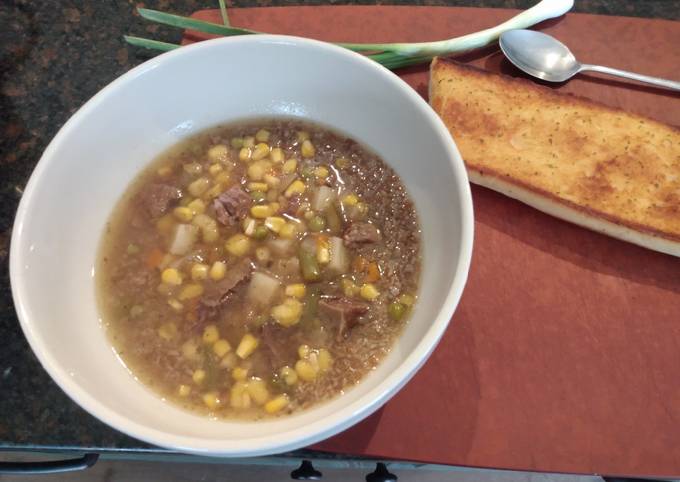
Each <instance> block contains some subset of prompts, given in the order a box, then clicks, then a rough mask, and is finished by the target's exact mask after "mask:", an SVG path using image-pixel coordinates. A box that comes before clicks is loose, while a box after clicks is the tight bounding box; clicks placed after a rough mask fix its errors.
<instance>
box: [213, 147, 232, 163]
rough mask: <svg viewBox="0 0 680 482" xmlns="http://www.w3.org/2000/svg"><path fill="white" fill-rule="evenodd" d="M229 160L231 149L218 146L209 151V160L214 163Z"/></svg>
mask: <svg viewBox="0 0 680 482" xmlns="http://www.w3.org/2000/svg"><path fill="white" fill-rule="evenodd" d="M228 158H229V148H228V147H227V146H225V145H224V144H218V145H216V146H212V147H211V148H210V149H208V159H210V160H211V161H212V162H224V161H226V160H227V159H228Z"/></svg>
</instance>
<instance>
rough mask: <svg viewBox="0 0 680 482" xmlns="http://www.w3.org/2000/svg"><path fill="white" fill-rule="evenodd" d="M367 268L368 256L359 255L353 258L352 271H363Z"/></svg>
mask: <svg viewBox="0 0 680 482" xmlns="http://www.w3.org/2000/svg"><path fill="white" fill-rule="evenodd" d="M365 269H366V258H364V257H363V256H357V257H356V258H354V260H352V271H354V272H355V273H362V272H363V271H364V270H365Z"/></svg>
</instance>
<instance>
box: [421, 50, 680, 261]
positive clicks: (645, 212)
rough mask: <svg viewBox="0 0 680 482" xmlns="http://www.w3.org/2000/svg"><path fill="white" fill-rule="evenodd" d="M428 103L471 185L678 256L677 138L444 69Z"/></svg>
mask: <svg viewBox="0 0 680 482" xmlns="http://www.w3.org/2000/svg"><path fill="white" fill-rule="evenodd" d="M430 103H431V105H432V107H433V108H434V110H435V111H436V112H437V113H438V114H439V115H440V117H441V118H442V119H443V120H444V123H445V124H446V126H447V127H448V129H449V131H450V132H451V135H452V136H453V138H454V140H455V141H456V144H457V145H458V148H459V149H460V152H461V154H462V156H463V159H464V160H465V163H466V165H467V168H468V171H469V173H470V178H471V180H472V181H473V182H477V183H479V184H483V185H485V186H488V187H490V188H492V189H496V190H498V191H501V192H504V193H505V194H508V195H510V196H512V197H514V198H517V199H520V200H521V201H524V202H526V203H527V204H530V205H533V206H535V207H537V208H538V209H541V210H542V211H545V212H549V213H550V214H553V215H555V216H558V217H560V218H563V219H567V220H569V221H572V222H575V223H577V224H580V225H583V226H586V227H588V228H590V229H594V230H597V231H601V232H604V233H606V234H610V235H612V236H615V237H618V238H621V239H625V240H626V241H631V242H634V243H636V244H640V245H642V246H646V247H649V248H651V249H657V250H659V251H663V252H670V253H671V254H676V255H680V130H679V129H677V128H674V127H671V126H667V125H665V124H661V123H659V122H656V121H654V120H651V119H648V118H645V117H642V116H638V115H634V114H630V113H627V112H624V111H622V110H618V109H613V108H610V107H606V106H604V105H601V104H598V103H596V102H593V101H591V100H588V99H584V98H579V97H575V96H572V95H565V94H560V93H557V92H554V91H552V90H551V89H548V88H545V87H541V86H537V85H536V84H534V83H532V82H529V81H526V80H523V79H513V78H510V77H506V76H501V75H498V74H493V73H489V72H486V71H483V70H479V69H476V68H473V67H469V66H463V65H461V64H457V63H455V62H452V61H448V60H443V59H435V60H434V61H433V62H432V66H431V70H430ZM676 243H677V244H676Z"/></svg>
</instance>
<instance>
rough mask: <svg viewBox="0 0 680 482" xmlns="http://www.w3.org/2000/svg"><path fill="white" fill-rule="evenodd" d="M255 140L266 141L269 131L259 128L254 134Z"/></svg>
mask: <svg viewBox="0 0 680 482" xmlns="http://www.w3.org/2000/svg"><path fill="white" fill-rule="evenodd" d="M255 140H256V141H257V142H267V141H268V140H269V131H268V130H266V129H260V130H259V131H257V133H256V134H255Z"/></svg>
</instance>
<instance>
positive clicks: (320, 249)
mask: <svg viewBox="0 0 680 482" xmlns="http://www.w3.org/2000/svg"><path fill="white" fill-rule="evenodd" d="M316 260H317V261H318V262H319V263H321V264H328V263H330V261H331V250H330V245H329V243H328V238H326V237H325V236H319V237H318V238H317V240H316Z"/></svg>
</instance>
